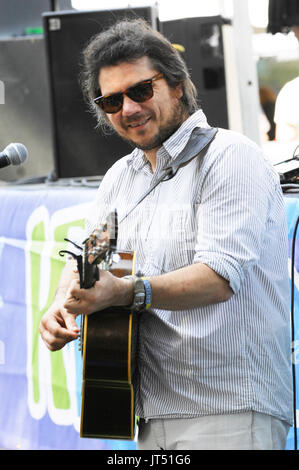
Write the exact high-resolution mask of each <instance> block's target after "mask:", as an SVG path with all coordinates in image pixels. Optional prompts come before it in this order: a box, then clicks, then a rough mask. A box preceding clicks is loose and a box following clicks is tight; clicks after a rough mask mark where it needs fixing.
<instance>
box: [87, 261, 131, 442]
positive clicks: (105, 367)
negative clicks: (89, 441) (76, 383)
mask: <svg viewBox="0 0 299 470" xmlns="http://www.w3.org/2000/svg"><path fill="white" fill-rule="evenodd" d="M117 255H118V257H119V259H118V262H117V263H116V264H112V266H111V268H110V269H109V270H110V271H111V272H112V273H113V274H114V275H116V276H119V277H122V276H124V275H128V274H132V272H133V254H132V253H117ZM82 319H83V325H82V327H81V340H82V345H81V347H82V356H83V381H82V403H81V428H80V435H81V437H92V438H104V439H124V440H125V439H128V440H132V439H134V434H135V412H134V396H133V386H132V380H133V376H134V371H135V368H134V365H135V364H136V360H135V356H136V344H137V328H138V325H137V320H136V316H135V314H134V313H133V312H131V311H130V310H128V309H124V308H120V307H115V308H109V309H106V310H102V311H100V312H96V313H93V314H91V315H82Z"/></svg>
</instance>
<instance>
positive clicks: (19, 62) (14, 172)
mask: <svg viewBox="0 0 299 470" xmlns="http://www.w3.org/2000/svg"><path fill="white" fill-rule="evenodd" d="M0 82H1V83H3V91H4V96H3V103H1V102H0V151H2V150H3V149H4V148H5V147H6V146H7V145H8V144H9V143H11V142H21V143H22V144H24V145H26V147H27V149H28V158H27V160H26V161H25V163H24V164H22V165H19V166H14V165H10V166H8V167H7V168H2V169H1V172H0V180H3V181H19V180H32V179H33V180H34V181H35V180H36V181H37V182H39V179H40V178H44V177H47V175H48V174H49V173H50V172H51V171H52V169H53V165H54V162H53V152H52V141H51V132H50V129H51V118H50V109H49V108H50V107H49V93H48V83H47V72H46V57H45V45H44V38H43V37H42V36H29V37H17V38H6V39H4V38H3V39H0ZM0 101H1V100H0Z"/></svg>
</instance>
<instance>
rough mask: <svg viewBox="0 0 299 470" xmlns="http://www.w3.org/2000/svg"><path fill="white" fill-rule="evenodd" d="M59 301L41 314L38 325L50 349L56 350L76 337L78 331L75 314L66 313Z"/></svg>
mask: <svg viewBox="0 0 299 470" xmlns="http://www.w3.org/2000/svg"><path fill="white" fill-rule="evenodd" d="M61 303H62V302H59V301H55V302H54V303H53V305H52V306H51V307H50V309H49V310H48V311H47V312H46V313H45V315H44V316H43V318H42V320H41V323H40V327H39V332H40V335H41V337H42V339H43V341H44V343H45V344H46V346H47V348H48V349H50V351H57V350H59V349H61V348H63V346H65V345H66V343H68V342H70V341H73V340H75V339H77V338H78V335H79V331H80V329H79V328H78V325H77V323H76V316H75V315H72V314H70V313H68V312H67V311H66V310H65V309H64V308H63V306H62V305H61Z"/></svg>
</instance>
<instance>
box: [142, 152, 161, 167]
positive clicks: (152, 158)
mask: <svg viewBox="0 0 299 470" xmlns="http://www.w3.org/2000/svg"><path fill="white" fill-rule="evenodd" d="M158 150H159V148H156V149H153V150H146V151H145V152H144V154H145V156H146V158H147V160H148V161H149V164H150V165H151V170H152V172H153V173H154V171H155V169H156V166H157V152H158Z"/></svg>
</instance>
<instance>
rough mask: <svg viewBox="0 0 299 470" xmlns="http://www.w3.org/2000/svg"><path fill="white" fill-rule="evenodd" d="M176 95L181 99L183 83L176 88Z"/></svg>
mask: <svg viewBox="0 0 299 470" xmlns="http://www.w3.org/2000/svg"><path fill="white" fill-rule="evenodd" d="M174 92H175V96H176V98H177V99H178V100H180V99H181V98H182V96H183V94H184V93H183V86H182V83H179V84H178V85H177V86H176V87H175V88H174Z"/></svg>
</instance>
